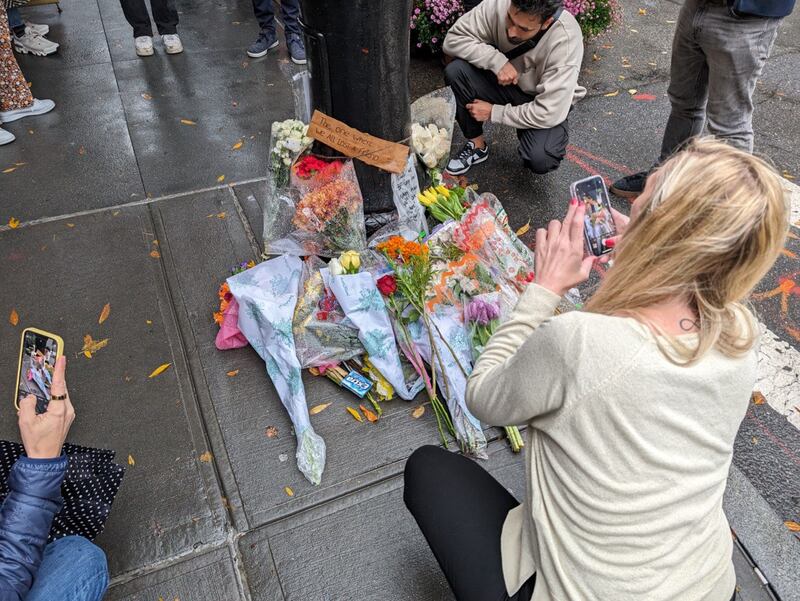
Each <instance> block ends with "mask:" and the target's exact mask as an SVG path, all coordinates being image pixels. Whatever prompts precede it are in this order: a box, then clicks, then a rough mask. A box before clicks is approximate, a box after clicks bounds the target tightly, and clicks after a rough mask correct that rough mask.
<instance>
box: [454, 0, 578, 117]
mask: <svg viewBox="0 0 800 601" xmlns="http://www.w3.org/2000/svg"><path fill="white" fill-rule="evenodd" d="M510 5H511V0H483V2H481V3H480V4H479V5H478V6H477V7H476V8H474V9H472V10H471V11H469V12H468V13H466V14H464V15H463V16H462V17H461V18H460V19H459V20H458V21H456V23H455V24H454V25H453V27H452V28H451V29H450V31H449V32H448V33H447V37H446V38H445V40H444V51H445V52H446V53H447V54H448V55H450V56H453V57H455V58H460V59H463V60H465V61H467V62H469V63H471V64H473V65H475V66H476V67H478V68H480V69H485V70H489V71H492V72H493V73H494V74H495V75H496V74H497V73H499V72H500V69H502V68H503V66H504V65H505V64H506V63H507V62H508V59H507V58H506V56H505V55H504V54H503V53H504V52H509V51H510V50H511V49H513V48H514V47H515V46H516V44H512V43H511V42H509V41H508V36H507V35H506V15H507V14H508V9H509V6H510ZM582 60H583V36H582V34H581V28H580V26H579V25H578V22H577V21H576V20H575V17H573V16H572V15H571V14H570V13H569V12H567V11H566V10H565V11H563V12H562V13H561V16H560V17H559V19H558V20H557V21H555V22H554V23H553V24H552V25H551V26H550V28H549V29H548V30H547V32H546V33H545V34H544V36H542V39H541V40H539V43H538V44H537V45H536V46H534V47H533V48H532V49H531V50H528V52H526V53H525V54H523V55H522V56H518V57H517V58H515V59H514V60H512V61H511V64H512V65H514V68H516V70H517V72H518V73H519V87H520V89H521V90H522V91H523V92H526V93H527V94H530V95H532V96H535V99H534V100H533V101H531V102H529V103H527V104H522V105H519V106H512V105H510V104H507V105H505V106H501V105H497V104H496V105H494V107H493V109H492V122H493V123H501V124H503V125H509V126H511V127H515V128H517V129H548V128H551V127H555V126H556V125H558V124H559V123H562V122H563V121H564V120H565V119H566V118H567V115H568V114H569V110H570V108H571V107H572V105H573V104H574V103H575V102H577V101H578V100H580V99H581V98H583V97H584V96H585V95H586V89H585V88H583V87H581V86H579V85H578V72H579V71H580V68H581V61H582Z"/></svg>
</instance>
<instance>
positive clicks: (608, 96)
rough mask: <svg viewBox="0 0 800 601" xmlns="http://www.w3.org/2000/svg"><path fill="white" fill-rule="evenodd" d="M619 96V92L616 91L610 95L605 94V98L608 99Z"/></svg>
mask: <svg viewBox="0 0 800 601" xmlns="http://www.w3.org/2000/svg"><path fill="white" fill-rule="evenodd" d="M617 94H619V90H614V91H613V92H609V93H608V94H603V96H605V97H606V98H611V97H613V96H616V95H617Z"/></svg>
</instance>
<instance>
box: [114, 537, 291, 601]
mask: <svg viewBox="0 0 800 601" xmlns="http://www.w3.org/2000/svg"><path fill="white" fill-rule="evenodd" d="M241 588H242V587H241V584H240V582H239V578H238V576H237V572H236V567H235V563H234V560H233V558H232V557H231V552H230V550H229V548H228V547H227V546H225V547H222V548H219V549H216V550H214V551H209V552H205V553H202V554H198V555H196V556H194V557H192V558H191V559H187V560H184V561H180V562H178V563H175V564H173V565H170V566H167V567H165V568H162V569H161V570H159V571H157V572H153V573H150V574H147V575H143V576H138V577H135V578H133V579H131V580H128V581H127V582H124V583H120V584H112V586H111V589H110V590H109V592H108V594H107V595H106V597H105V601H156V600H163V601H176V600H177V601H180V600H181V599H183V600H184V601H195V600H197V601H200V600H202V601H239V600H240V599H241V600H244V599H246V597H245V596H244V595H243V593H242V591H241ZM272 599H274V601H278V597H273V598H272Z"/></svg>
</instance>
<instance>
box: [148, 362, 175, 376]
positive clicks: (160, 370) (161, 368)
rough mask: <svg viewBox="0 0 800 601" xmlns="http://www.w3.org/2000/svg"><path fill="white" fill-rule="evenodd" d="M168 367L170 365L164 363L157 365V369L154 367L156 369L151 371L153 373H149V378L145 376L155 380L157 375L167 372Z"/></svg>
mask: <svg viewBox="0 0 800 601" xmlns="http://www.w3.org/2000/svg"><path fill="white" fill-rule="evenodd" d="M170 365H172V363H164V364H162V365H159V366H158V367H156V368H155V369H154V370H153V373H151V374H150V375H149V376H147V377H148V378H155V377H156V376H157V375H159V374H162V373H164V372H165V371H167V370H168V369H169V366H170Z"/></svg>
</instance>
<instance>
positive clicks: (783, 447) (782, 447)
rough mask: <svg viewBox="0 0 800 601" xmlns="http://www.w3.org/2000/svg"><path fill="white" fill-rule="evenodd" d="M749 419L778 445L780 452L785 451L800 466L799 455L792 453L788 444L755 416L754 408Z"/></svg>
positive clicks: (748, 415) (749, 412)
mask: <svg viewBox="0 0 800 601" xmlns="http://www.w3.org/2000/svg"><path fill="white" fill-rule="evenodd" d="M747 417H748V418H750V419H751V420H753V421H754V422H756V425H757V426H758V427H759V429H760V430H761V431H762V432H763V433H764V434H766V435H767V438H769V439H770V440H771V441H772V442H774V443H775V444H776V445H778V447H779V448H780V450H781V451H783V452H784V453H785V454H786V456H787V457H788V458H789V459H790V460H792V461H793V462H794V463H796V464H797V465H800V458H798V457H797V455H795V454H794V453H793V452H792V450H791V449H790V448H789V447H787V446H786V444H785V443H784V442H783V441H782V440H781V439H780V438H778V437H777V436H776V435H775V434H774V433H773V432H772V430H770V429H769V428H767V426H765V425H764V423H763V422H762V421H761V420H760V419H758V416H757V415H756V414H755V412H754V411H753V408H752V407H751V408H750V409H749V410H748V412H747Z"/></svg>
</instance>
